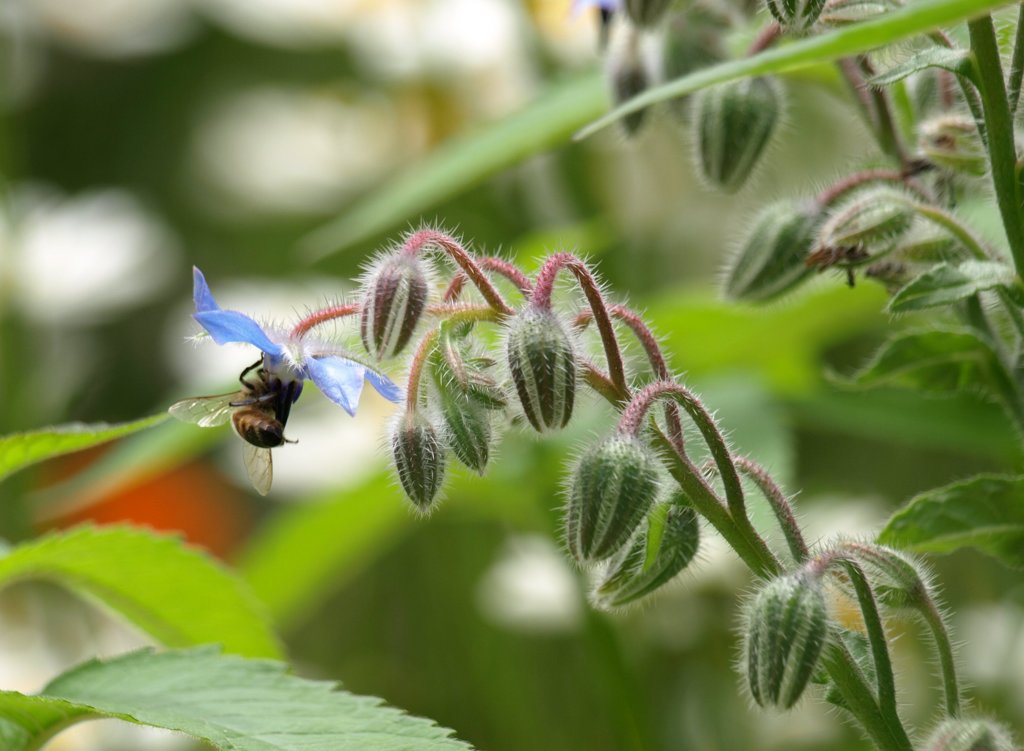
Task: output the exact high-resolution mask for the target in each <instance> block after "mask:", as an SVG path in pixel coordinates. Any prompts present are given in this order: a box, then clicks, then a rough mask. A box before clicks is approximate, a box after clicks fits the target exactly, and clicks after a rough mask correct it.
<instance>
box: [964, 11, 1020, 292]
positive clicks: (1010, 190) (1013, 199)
mask: <svg viewBox="0 0 1024 751" xmlns="http://www.w3.org/2000/svg"><path fill="white" fill-rule="evenodd" d="M968 29H969V31H970V35H971V51H972V52H973V53H974V60H973V67H974V74H975V78H976V82H977V84H978V91H979V92H980V93H981V104H982V108H983V109H984V112H985V124H986V127H987V131H988V152H989V162H990V166H991V168H992V182H993V184H994V186H995V191H996V202H997V203H998V204H999V213H1000V214H1001V215H1002V218H1003V226H1004V229H1005V231H1006V239H1007V240H1008V241H1009V243H1010V252H1011V253H1012V254H1013V263H1014V266H1015V267H1016V269H1017V273H1018V275H1019V274H1020V273H1021V272H1022V271H1024V215H1022V213H1021V206H1020V189H1019V185H1018V183H1017V152H1016V146H1015V145H1014V139H1013V120H1012V118H1011V117H1010V107H1009V104H1008V102H1007V100H1006V88H1005V87H1004V85H1003V67H1002V63H1001V62H1000V59H999V47H998V45H997V43H996V32H995V28H994V27H993V26H992V17H991V16H988V15H985V16H982V17H981V18H976V19H974V20H973V21H970V22H969V23H968Z"/></svg>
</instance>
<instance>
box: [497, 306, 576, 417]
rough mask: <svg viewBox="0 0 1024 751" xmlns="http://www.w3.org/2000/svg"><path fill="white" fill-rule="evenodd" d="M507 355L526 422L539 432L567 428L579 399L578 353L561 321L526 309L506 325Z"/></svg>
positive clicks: (537, 309)
mask: <svg viewBox="0 0 1024 751" xmlns="http://www.w3.org/2000/svg"><path fill="white" fill-rule="evenodd" d="M505 353H506V356H507V358H508V367H509V372H510V373H511V374H512V382H513V383H514V384H515V387H516V393H517V394H518V395H519V403H520V405H522V408H523V413H524V414H525V415H526V419H527V420H529V421H530V424H531V425H532V426H533V427H534V429H535V430H537V431H538V432H544V431H547V430H559V429H561V428H564V427H565V426H566V424H567V423H568V422H569V419H570V418H571V417H572V408H573V402H574V401H575V398H576V354H575V352H574V351H573V346H572V341H571V340H570V339H569V334H568V333H567V332H566V329H565V326H564V325H563V324H562V322H561V321H560V320H559V318H558V317H557V316H556V315H555V314H554V313H553V312H552V311H550V310H546V309H544V308H540V307H538V306H536V305H529V306H527V307H526V308H524V309H523V310H521V311H520V312H519V313H518V314H516V315H515V316H513V317H512V318H511V319H509V321H508V323H507V330H506V339H505Z"/></svg>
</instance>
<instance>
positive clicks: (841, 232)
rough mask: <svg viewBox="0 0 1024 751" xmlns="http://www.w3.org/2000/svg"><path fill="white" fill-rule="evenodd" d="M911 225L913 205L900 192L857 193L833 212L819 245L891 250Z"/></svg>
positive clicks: (872, 190) (878, 189)
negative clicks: (889, 247)
mask: <svg viewBox="0 0 1024 751" xmlns="http://www.w3.org/2000/svg"><path fill="white" fill-rule="evenodd" d="M913 221H914V208H913V203H912V201H911V200H910V199H909V198H908V196H907V195H906V194H905V193H903V192H902V191H899V190H897V189H895V188H890V187H876V188H869V189H865V190H860V191H857V192H856V193H855V194H853V195H852V196H851V197H850V198H849V199H847V200H846V201H844V202H843V203H841V204H840V205H839V206H837V207H836V208H835V209H834V210H833V211H832V215H831V216H830V217H829V219H828V221H827V222H825V223H824V224H823V225H822V227H821V232H820V234H819V240H818V244H819V245H820V246H822V247H831V248H846V247H861V248H865V249H871V248H874V247H879V246H881V247H883V248H884V247H885V246H893V245H894V244H895V242H896V240H898V239H899V238H900V237H901V236H902V235H903V234H904V233H905V232H906V231H907V230H909V229H910V226H911V224H912V223H913ZM886 249H888V248H886ZM865 260H866V259H865Z"/></svg>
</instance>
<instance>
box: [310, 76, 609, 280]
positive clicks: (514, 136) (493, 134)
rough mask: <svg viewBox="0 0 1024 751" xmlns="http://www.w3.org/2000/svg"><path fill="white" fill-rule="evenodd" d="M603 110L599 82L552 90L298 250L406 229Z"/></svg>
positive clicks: (319, 250) (393, 184)
mask: <svg viewBox="0 0 1024 751" xmlns="http://www.w3.org/2000/svg"><path fill="white" fill-rule="evenodd" d="M607 103H608V95H607V93H606V90H605V85H604V81H603V80H602V78H601V76H597V75H591V76H587V77H586V78H581V79H578V80H575V81H571V82H569V83H566V84H563V85H561V86H557V87H555V88H554V89H553V90H552V91H550V92H548V93H546V94H545V95H543V96H541V97H540V98H538V99H537V101H535V102H533V103H532V104H530V105H529V106H528V107H526V108H525V109H523V110H520V111H519V112H516V113H514V114H512V115H510V116H508V117H506V118H503V119H502V120H499V121H497V122H495V123H493V124H491V125H488V126H484V127H482V128H481V129H479V130H476V131H473V132H470V133H467V134H465V135H462V136H457V137H456V138H454V139H452V140H451V141H449V142H447V143H445V144H443V145H442V146H441V147H439V148H438V149H436V150H435V151H434V152H433V153H431V154H430V155H429V156H427V157H426V158H425V159H424V160H423V161H421V162H419V163H418V164H416V165H413V166H412V167H411V168H410V169H408V170H405V171H404V172H403V173H402V174H401V175H399V176H398V177H396V178H395V179H393V180H391V181H390V182H388V183H387V184H386V185H384V186H383V187H382V188H380V189H379V190H377V191H375V192H371V193H370V194H369V195H368V196H367V197H366V198H364V199H362V200H361V201H359V202H358V203H356V205H355V206H353V207H352V208H351V209H348V210H346V211H343V212H342V214H341V216H340V217H338V218H337V219H335V220H333V221H331V222H330V223H328V224H326V225H325V226H323V227H320V228H319V229H317V230H315V231H314V232H313V233H312V234H310V235H308V236H307V237H306V238H305V239H304V240H303V242H302V251H303V253H304V254H305V256H306V257H307V259H309V260H318V259H320V258H323V257H325V256H328V255H331V254H332V253H334V252H336V251H339V250H342V249H344V248H345V247H347V246H349V245H352V244H354V243H357V242H360V241H362V240H365V239H367V238H370V237H373V236H374V235H376V234H378V233H380V232H383V231H385V230H388V229H390V228H392V227H394V226H397V225H399V224H401V223H403V222H407V221H409V220H410V219H412V218H414V217H415V215H416V214H417V213H419V212H421V211H424V210H426V209H428V208H430V207H431V206H434V205H436V204H437V203H439V202H441V201H443V200H445V199H447V198H451V197H452V196H454V195H457V194H458V193H459V192H461V191H463V190H466V189H467V188H470V187H472V186H473V185H475V184H476V183H478V182H480V181H481V180H483V179H484V178H485V177H488V176H490V175H493V174H495V173H496V172H499V171H500V170H502V169H505V168H506V167H511V166H513V165H515V164H517V163H518V162H520V161H522V160H523V159H525V158H526V157H528V156H532V155H533V154H537V153H540V152H541V151H544V150H546V149H549V148H551V147H552V146H555V145H556V144H558V143H560V142H562V141H564V140H565V139H566V138H568V137H569V135H570V134H572V132H573V131H574V130H576V129H577V128H579V127H580V126H581V125H583V124H584V123H585V122H587V121H588V120H590V119H591V118H594V117H597V115H599V114H600V113H601V111H602V110H603V109H604V108H605V107H607V106H608V105H607Z"/></svg>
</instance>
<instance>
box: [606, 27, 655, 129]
mask: <svg viewBox="0 0 1024 751" xmlns="http://www.w3.org/2000/svg"><path fill="white" fill-rule="evenodd" d="M621 29H622V30H621V34H620V35H617V36H616V38H614V39H613V40H612V44H611V46H610V48H609V50H608V55H607V63H606V64H607V76H608V82H609V83H610V84H611V89H612V101H613V102H614V103H615V104H616V105H619V104H623V103H624V102H627V101H629V100H630V99H632V98H633V97H635V96H636V95H637V94H641V93H643V92H644V91H646V90H647V89H648V88H650V86H651V84H652V83H653V80H654V76H653V75H652V73H651V70H650V68H649V66H648V64H647V61H646V60H645V59H644V54H643V49H642V42H643V39H642V36H641V34H640V30H639V29H637V28H636V27H635V26H633V25H632V24H627V25H625V26H624V27H621ZM646 116H647V111H646V110H639V111H637V112H633V113H632V114H629V115H626V116H625V117H624V118H622V120H621V121H620V122H621V123H622V129H623V130H624V131H625V132H626V135H627V136H632V135H634V134H635V133H636V132H637V131H638V130H640V126H641V125H643V123H644V120H645V118H646Z"/></svg>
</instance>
